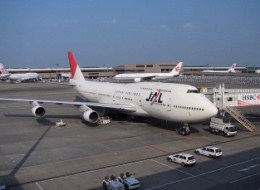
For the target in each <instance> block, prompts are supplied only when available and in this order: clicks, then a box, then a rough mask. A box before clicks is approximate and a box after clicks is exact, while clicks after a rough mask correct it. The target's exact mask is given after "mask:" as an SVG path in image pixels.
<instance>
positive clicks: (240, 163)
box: [146, 156, 260, 190]
mask: <svg viewBox="0 0 260 190" xmlns="http://www.w3.org/2000/svg"><path fill="white" fill-rule="evenodd" d="M259 159H260V156H259V157H256V158H254V159H250V160H247V161H244V162H239V163H236V164H232V165H230V166H226V167H222V168H219V169H216V170H212V171H208V172H205V173H201V174H198V175H195V176H190V177H187V178H183V179H180V180H177V181H171V182H168V183H165V184H162V185H158V186H156V187H152V188H148V189H146V190H151V189H158V188H162V187H165V186H167V185H172V184H176V183H178V182H181V181H186V180H190V179H194V178H197V177H201V176H204V175H208V174H212V173H215V172H218V171H222V170H225V169H228V168H231V167H234V166H238V165H242V164H245V163H248V162H252V161H255V160H259ZM259 174H260V172H259ZM257 175H258V174H257ZM250 177H251V176H250Z"/></svg>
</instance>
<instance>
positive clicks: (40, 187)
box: [35, 182, 44, 190]
mask: <svg viewBox="0 0 260 190" xmlns="http://www.w3.org/2000/svg"><path fill="white" fill-rule="evenodd" d="M35 184H36V186H37V187H38V188H39V189H40V190H44V189H43V188H42V186H41V185H40V184H39V183H38V182H36V183H35Z"/></svg>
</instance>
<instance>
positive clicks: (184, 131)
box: [180, 123, 190, 136]
mask: <svg viewBox="0 0 260 190" xmlns="http://www.w3.org/2000/svg"><path fill="white" fill-rule="evenodd" d="M180 134H181V135H182V136H187V135H189V134H190V127H189V124H188V123H184V124H183V126H182V127H181V128H180Z"/></svg>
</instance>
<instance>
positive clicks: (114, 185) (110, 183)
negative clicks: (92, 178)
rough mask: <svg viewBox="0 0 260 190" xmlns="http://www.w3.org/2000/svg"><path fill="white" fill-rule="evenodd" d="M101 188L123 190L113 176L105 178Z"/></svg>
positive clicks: (121, 184)
mask: <svg viewBox="0 0 260 190" xmlns="http://www.w3.org/2000/svg"><path fill="white" fill-rule="evenodd" d="M102 185H103V188H104V189H107V190H125V186H124V184H123V183H121V182H120V181H119V179H117V178H116V177H115V176H113V175H112V176H110V178H109V177H105V179H104V180H103V184H102Z"/></svg>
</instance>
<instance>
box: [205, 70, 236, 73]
mask: <svg viewBox="0 0 260 190" xmlns="http://www.w3.org/2000/svg"><path fill="white" fill-rule="evenodd" d="M202 72H203V73H235V72H233V71H230V70H226V71H217V70H203V71H202Z"/></svg>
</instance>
